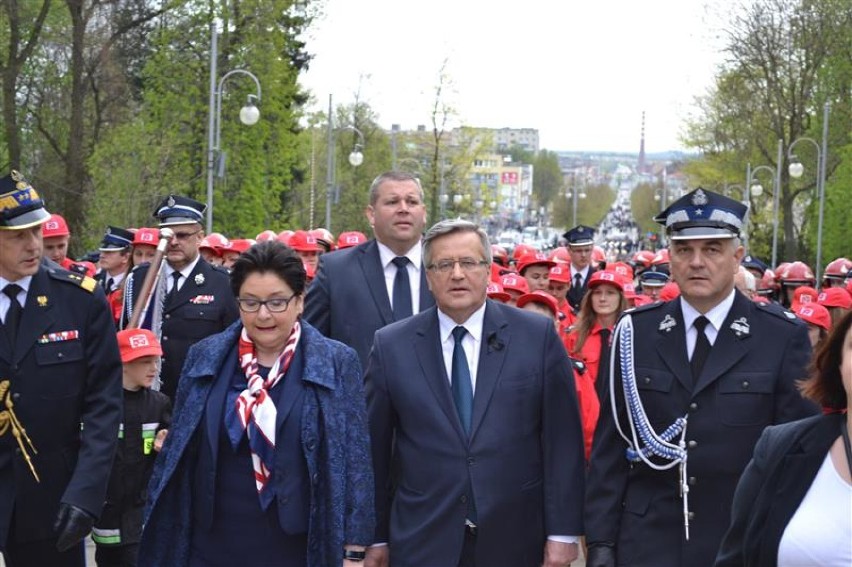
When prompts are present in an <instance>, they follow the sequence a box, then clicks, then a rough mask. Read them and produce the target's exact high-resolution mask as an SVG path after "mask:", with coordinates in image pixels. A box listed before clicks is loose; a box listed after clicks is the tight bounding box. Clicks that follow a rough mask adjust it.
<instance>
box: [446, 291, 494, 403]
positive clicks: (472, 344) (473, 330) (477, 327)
mask: <svg viewBox="0 0 852 567" xmlns="http://www.w3.org/2000/svg"><path fill="white" fill-rule="evenodd" d="M484 319H485V304H484V303H483V304H482V306H481V307H480V308H479V309H477V310H476V311H474V312H473V313H472V314H471V316H470V317H468V318H467V321H465V322H464V323H456V322H455V321H453V320H452V319H450V316H449V315H447V314H446V313H444V312H443V311H441V310H440V308H439V309H438V333H439V337H440V339H441V353H442V354H443V355H444V368H446V370H447V379H448V381H450V386H452V375H453V370H452V368H453V350H454V349H455V346H456V340H455V338H453V329H455V328H456V327H458V326H462V327H464V328H465V329H466V330H467V333H466V334H465V336H464V337H463V338H462V348H463V349H464V354H465V357H466V358H467V367H468V368H469V369H470V384H471V386H472V387H473V393H474V395H476V370H477V369H478V368H479V351H480V350H481V348H482V323H483V320H484Z"/></svg>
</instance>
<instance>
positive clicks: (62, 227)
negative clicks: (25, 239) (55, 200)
mask: <svg viewBox="0 0 852 567" xmlns="http://www.w3.org/2000/svg"><path fill="white" fill-rule="evenodd" d="M70 235H71V231H69V230H68V223H67V222H65V219H64V218H62V215H57V214H52V215H50V218H49V219H47V220H46V221H44V224H43V225H41V236H42V238H52V237H54V236H70Z"/></svg>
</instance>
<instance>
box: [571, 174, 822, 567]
mask: <svg viewBox="0 0 852 567" xmlns="http://www.w3.org/2000/svg"><path fill="white" fill-rule="evenodd" d="M746 212H747V209H746V207H745V205H743V204H742V203H740V202H738V201H735V200H733V199H728V198H727V197H724V196H722V195H718V194H716V193H712V192H710V191H705V190H703V189H696V190H695V191H693V192H691V193H689V194H687V195H685V196H683V197H682V198H680V199H678V200H677V201H676V202H674V203H673V204H672V205H671V206H670V207H669V208H668V209H666V210H665V211H663V212H662V213H660V215H659V216H657V217H656V218H655V219H654V220H656V221H657V222H659V223H661V224H663V225H665V227H666V232H667V234H668V237H669V241H670V242H669V251H670V257H671V258H670V262H671V271H672V276H673V278H674V281H676V282H677V284H678V285H679V286H680V291H681V296H680V298H679V299H678V300H675V301H669V302H658V303H653V304H650V305H647V306H644V307H640V308H635V309H632V310H628V311H627V312H626V313H625V315H624V316H623V317H622V318H621V320H620V321H619V323H618V325H617V327H616V331H615V333H614V335H613V345H614V348H617V349H618V352H617V353H616V354H617V356H616V357H615V360H616V361H617V362H619V363H618V364H615V365H614V368H613V370H612V373H613V376H612V380H613V382H612V387H610V389H609V395H608V397H607V399H604V400H602V401H601V416H600V420H599V422H598V426H597V430H596V433H595V439H594V443H593V448H592V456H591V461H590V468H589V474H588V477H587V478H588V480H587V492H586V506H585V526H586V541H587V543H588V547H589V554H588V560H587V563H586V564H587V565H588V566H589V567H614V566H615V565H632V566H636V567H643V566H649V567H650V566H653V567H680V566H684V565H689V566H690V567H707V566H710V565H712V564H713V561H714V559H715V556H716V551H717V549H718V547H719V543H720V541H721V539H722V535H723V534H724V532H725V528H726V527H727V525H728V521H729V519H730V512H731V502H732V500H733V494H734V489H735V488H736V485H737V480H738V479H739V477H740V473H742V471H743V469H744V468H745V466H746V464H747V463H748V462H749V460H750V458H751V455H752V450H753V449H754V445H755V443H756V442H757V439H758V437H759V436H760V434H761V432H762V431H763V428H764V427H766V426H767V425H771V424H775V423H780V422H785V421H791V420H795V419H799V418H802V417H805V416H807V415H810V414H812V413H814V412H816V410H817V408H815V407H814V406H812V405H811V404H810V402H806V401H805V400H803V399H802V397H801V396H800V395H799V392H798V389H797V388H796V381H797V380H799V379H801V378H804V377H805V376H806V366H807V364H808V361H809V359H810V355H811V349H810V343H809V342H808V333H807V328H806V327H805V325H803V324H802V323H800V322H799V321H798V320H797V319H796V317H795V316H794V315H793V314H792V313H789V312H786V311H784V310H783V309H781V308H779V307H777V306H773V305H769V304H757V303H754V302H752V301H750V300H749V299H747V298H746V297H745V296H743V295H742V294H741V293H739V292H738V291H736V290H735V288H734V274H735V273H736V272H737V270H738V268H739V264H740V260H741V259H742V257H743V247H742V246H741V245H740V240H739V235H740V231H741V230H742V228H743V219H744V217H745V215H746ZM621 357H624V358H623V359H622V358H621ZM621 360H624V361H627V363H626V364H624V365H622V364H620V361H621ZM613 397H614V403H613V400H612V399H611V398H613ZM613 405H614V406H615V415H613ZM628 413H629V414H630V419H628V415H627V414H628ZM634 443H635V444H634ZM637 445H638V446H637Z"/></svg>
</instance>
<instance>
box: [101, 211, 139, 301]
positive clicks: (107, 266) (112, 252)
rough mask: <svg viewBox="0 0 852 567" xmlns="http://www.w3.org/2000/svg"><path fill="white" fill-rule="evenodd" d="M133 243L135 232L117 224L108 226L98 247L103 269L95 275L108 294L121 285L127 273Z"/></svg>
mask: <svg viewBox="0 0 852 567" xmlns="http://www.w3.org/2000/svg"><path fill="white" fill-rule="evenodd" d="M132 243H133V233H132V232H130V231H129V230H126V229H123V228H119V227H117V226H108V227H107V229H106V232H105V233H104V237H103V239H102V240H101V244H100V246H99V247H98V251H99V252H100V254H99V256H98V265H99V266H100V268H101V271H100V272H98V274H97V275H96V276H95V279H96V280H97V281H98V283H99V284H101V286H102V287H103V288H104V293H106V294H107V295H109V294H110V293H112V292H114V291H115V290H117V289H118V288H119V287H121V282H122V281H124V277H125V276H126V275H127V267H128V266H129V265H130V246H131V244H132Z"/></svg>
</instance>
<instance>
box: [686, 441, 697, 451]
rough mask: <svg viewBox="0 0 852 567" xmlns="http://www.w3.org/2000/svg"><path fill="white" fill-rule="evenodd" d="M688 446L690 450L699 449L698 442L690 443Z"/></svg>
mask: <svg viewBox="0 0 852 567" xmlns="http://www.w3.org/2000/svg"><path fill="white" fill-rule="evenodd" d="M686 446H687V447H689V448H690V449H695V448H696V447H698V441H690V442H689V443H687V444H686Z"/></svg>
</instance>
